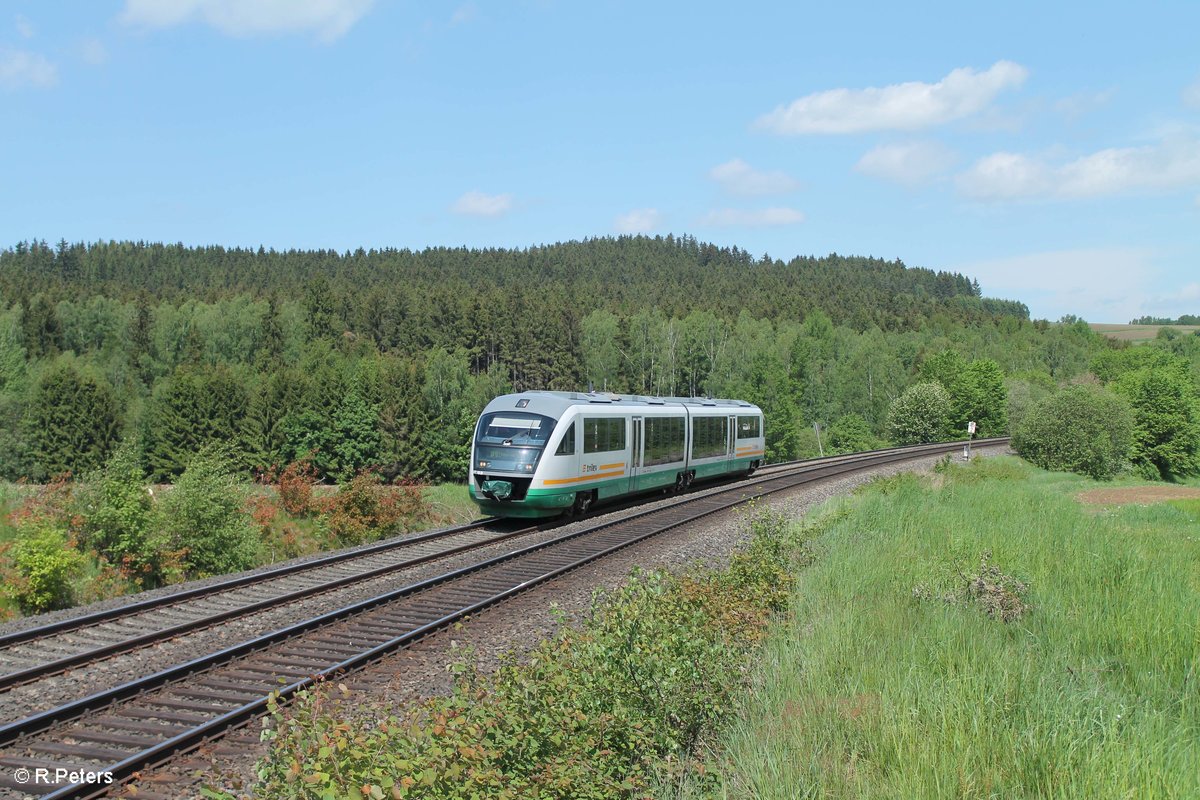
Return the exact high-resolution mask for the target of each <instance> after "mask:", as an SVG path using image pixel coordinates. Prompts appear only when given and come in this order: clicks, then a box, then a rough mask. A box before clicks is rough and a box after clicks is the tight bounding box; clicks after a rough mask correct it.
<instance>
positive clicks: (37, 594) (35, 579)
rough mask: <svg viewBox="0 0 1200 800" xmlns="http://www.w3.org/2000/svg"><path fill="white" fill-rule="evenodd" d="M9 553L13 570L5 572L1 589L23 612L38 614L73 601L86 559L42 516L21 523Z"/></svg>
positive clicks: (62, 533) (64, 535) (70, 603)
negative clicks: (8, 572)
mask: <svg viewBox="0 0 1200 800" xmlns="http://www.w3.org/2000/svg"><path fill="white" fill-rule="evenodd" d="M11 557H12V564H13V573H14V574H12V575H9V576H6V579H5V581H4V585H3V592H4V594H5V595H7V596H8V597H11V598H12V599H14V600H16V602H17V604H18V605H19V606H20V607H21V610H22V611H23V612H25V613H26V614H40V613H41V612H43V611H53V610H55V609H59V608H69V607H70V606H71V605H73V604H74V602H75V589H76V586H77V585H78V584H79V582H80V579H81V578H82V576H83V571H84V567H85V566H86V563H87V559H85V558H84V557H83V554H82V553H80V552H79V551H78V550H76V549H75V546H74V543H73V542H72V541H71V540H70V539H69V538H68V537H67V534H66V533H65V532H64V531H62V530H61V529H58V528H55V527H54V526H53V525H52V524H51V523H50V522H49V521H48V520H46V519H35V520H32V521H31V522H28V523H26V524H23V525H22V526H21V527H20V534H19V536H18V538H17V540H16V541H15V542H13V543H11Z"/></svg>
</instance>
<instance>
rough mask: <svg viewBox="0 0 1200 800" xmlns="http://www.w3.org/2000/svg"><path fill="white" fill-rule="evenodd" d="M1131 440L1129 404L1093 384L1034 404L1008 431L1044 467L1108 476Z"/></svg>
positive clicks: (1019, 448)
mask: <svg viewBox="0 0 1200 800" xmlns="http://www.w3.org/2000/svg"><path fill="white" fill-rule="evenodd" d="M1132 443H1133V414H1132V411H1131V410H1130V407H1129V404H1128V403H1127V402H1125V400H1124V399H1122V398H1120V397H1118V396H1116V395H1114V394H1113V393H1111V392H1109V391H1106V390H1104V389H1100V388H1097V387H1094V386H1070V387H1067V388H1066V389H1063V390H1062V391H1060V392H1058V393H1057V394H1054V395H1051V396H1050V397H1047V398H1046V399H1045V400H1042V401H1041V402H1039V403H1038V404H1037V405H1035V406H1034V407H1033V408H1032V409H1031V410H1030V411H1029V412H1028V413H1027V414H1026V415H1025V417H1024V418H1023V419H1022V420H1021V422H1020V423H1019V424H1018V425H1017V426H1016V429H1015V430H1013V433H1012V446H1013V449H1014V450H1016V451H1017V453H1019V454H1020V455H1021V457H1022V458H1024V459H1026V460H1027V461H1029V462H1031V463H1033V464H1035V465H1037V466H1039V467H1041V468H1042V469H1050V470H1062V471H1065V472H1077V473H1079V474H1081V475H1087V476H1089V477H1091V478H1095V479H1096V480H1108V479H1110V478H1112V477H1113V476H1114V475H1116V474H1117V473H1118V472H1120V471H1121V470H1122V469H1123V468H1124V467H1125V465H1126V463H1127V460H1128V458H1129V452H1130V447H1131V446H1132Z"/></svg>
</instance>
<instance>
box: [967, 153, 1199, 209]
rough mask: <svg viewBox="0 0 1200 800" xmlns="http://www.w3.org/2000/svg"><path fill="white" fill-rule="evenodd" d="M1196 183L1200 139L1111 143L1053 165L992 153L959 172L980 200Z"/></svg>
mask: <svg viewBox="0 0 1200 800" xmlns="http://www.w3.org/2000/svg"><path fill="white" fill-rule="evenodd" d="M1195 184H1200V140H1196V139H1177V140H1172V141H1165V142H1160V143H1158V144H1155V145H1149V146H1145V147H1112V148H1108V149H1107V150H1101V151H1099V152H1096V153H1092V154H1091V155H1086V156H1083V157H1081V158H1077V159H1075V160H1074V161H1071V162H1068V163H1065V164H1061V165H1053V164H1050V163H1047V162H1046V161H1044V160H1040V159H1037V158H1032V157H1030V156H1025V155H1021V154H1019V153H993V154H992V155H990V156H987V157H986V158H982V159H980V160H979V161H977V162H975V164H973V165H972V166H971V168H970V169H968V170H967V171H966V172H964V173H963V174H961V175H959V176H958V188H959V191H961V192H962V193H963V194H964V195H966V196H968V197H973V198H975V199H978V200H1017V199H1022V198H1034V197H1049V198H1072V197H1099V196H1103V195H1112V194H1120V193H1122V192H1127V191H1135V190H1155V189H1175V188H1180V187H1185V186H1191V185H1195Z"/></svg>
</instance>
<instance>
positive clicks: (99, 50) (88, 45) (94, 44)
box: [79, 38, 108, 67]
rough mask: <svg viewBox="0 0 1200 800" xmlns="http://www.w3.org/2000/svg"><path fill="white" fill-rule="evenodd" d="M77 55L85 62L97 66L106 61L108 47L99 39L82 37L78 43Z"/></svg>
mask: <svg viewBox="0 0 1200 800" xmlns="http://www.w3.org/2000/svg"><path fill="white" fill-rule="evenodd" d="M79 57H80V58H82V59H83V61H84V63H85V64H90V65H92V66H93V67H98V66H100V65H101V64H104V63H106V62H107V61H108V48H107V47H105V46H104V42H102V41H100V40H99V39H94V38H88V39H84V40H83V41H82V42H80V44H79Z"/></svg>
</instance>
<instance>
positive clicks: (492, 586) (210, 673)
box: [0, 439, 1005, 800]
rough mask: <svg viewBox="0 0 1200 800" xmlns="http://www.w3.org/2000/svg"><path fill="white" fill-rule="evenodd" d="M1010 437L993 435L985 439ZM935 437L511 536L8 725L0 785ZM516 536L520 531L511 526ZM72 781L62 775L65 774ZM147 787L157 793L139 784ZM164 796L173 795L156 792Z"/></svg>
mask: <svg viewBox="0 0 1200 800" xmlns="http://www.w3.org/2000/svg"><path fill="white" fill-rule="evenodd" d="M1004 441H1005V440H1003V439H998V440H985V441H982V442H979V443H978V444H979V445H983V446H986V445H988V444H1000V443H1003V442H1004ZM960 446H961V445H960V444H948V445H947V444H943V445H927V446H920V447H915V448H902V449H896V450H889V451H876V452H873V453H867V454H861V455H853V456H843V457H837V458H832V459H824V460H820V461H815V462H814V461H809V462H802V463H800V464H797V465H795V466H794V468H791V469H783V470H779V471H777V472H774V473H773V474H771V475H767V476H763V477H761V478H756V479H752V480H751V481H748V482H742V483H739V484H737V485H735V486H732V487H729V488H726V489H723V490H718V491H714V492H711V493H709V494H705V495H700V496H686V497H684V498H682V499H679V500H676V501H674V502H671V503H668V504H666V505H662V506H659V507H658V508H655V509H651V510H647V511H642V512H638V513H634V514H632V515H629V516H626V517H623V518H620V519H616V520H607V521H605V520H600V521H597V522H595V523H593V524H590V525H588V526H586V527H585V528H583V529H582V530H575V531H572V532H569V533H563V534H561V535H559V536H555V537H554V538H551V539H549V540H546V541H543V542H539V543H537V544H533V545H529V546H526V547H521V548H518V549H515V550H513V551H511V552H508V553H506V554H503V555H500V556H496V557H493V558H488V559H482V560H479V561H478V562H476V563H474V564H471V565H469V566H467V567H463V568H460V569H457V570H454V571H452V572H448V573H445V574H443V575H439V576H436V577H433V578H430V579H427V580H423V581H418V582H415V583H412V584H410V585H407V586H404V587H401V588H399V589H396V590H394V591H391V592H388V593H386V594H383V595H380V596H377V597H373V598H370V599H368V600H365V601H363V602H359V603H354V604H352V605H348V606H346V607H344V608H340V609H338V610H336V611H332V612H329V613H326V614H323V615H321V616H319V617H314V618H311V619H307V620H304V621H302V622H299V623H296V624H294V625H291V626H289V627H286V628H283V629H280V630H277V631H274V632H272V633H269V634H267V635H265V636H260V637H257V638H254V639H250V640H247V641H244V642H241V643H239V644H237V645H234V646H233V647H229V648H227V649H225V650H222V651H221V652H218V653H213V654H211V655H208V656H205V657H203V658H199V659H195V660H193V661H190V662H187V663H184V664H180V665H178V666H175V667H172V668H169V669H166V670H163V671H161V672H158V673H156V674H154V675H149V676H145V677H142V678H138V679H136V680H133V681H130V682H128V683H126V684H124V685H122V686H118V687H115V688H113V689H110V690H107V691H103V692H98V693H96V694H94V695H91V696H89V697H86V698H83V699H80V700H78V701H75V702H72V703H68V704H66V705H63V706H60V707H58V708H55V709H52V710H49V711H46V712H43V713H41V714H37V715H35V716H32V717H29V718H26V719H23V720H20V721H18V722H14V723H11V724H8V725H5V726H3V727H0V768H2V770H0V787H5V788H7V789H9V790H10V791H14V792H21V791H24V792H26V793H28V792H29V790H30V789H31V786H30V785H29V784H28V783H27V782H26V783H21V782H19V781H17V780H15V779H14V778H13V776H14V774H16V771H17V770H26V771H28V772H26V773H24V774H35V773H34V771H36V770H38V769H42V770H46V774H47V775H48V776H56V770H62V771H63V772H62V773H57V774H64V773H65V775H64V779H63V780H60V781H58V782H57V783H56V784H54V783H51V782H47V783H43V784H39V785H38V786H37V787H33V788H36V789H37V790H38V791H36V792H34V793H33V794H34V795H35V796H36V795H37V794H44V795H45V796H47V797H50V798H55V800H58V798H68V797H70V798H78V797H93V796H100V795H103V794H104V793H105V792H106V791H107V790H108V788H109V787H107V786H105V785H96V784H94V783H91V784H89V783H87V782H82V783H80V782H76V783H71V782H70V781H68V780H66V778H69V777H70V774H69V773H72V772H73V773H76V774H77V775H78V774H86V773H88V772H92V773H101V774H110V775H112V776H113V780H115V781H116V782H121V781H123V780H126V779H128V778H129V777H130V776H131V775H133V774H134V773H135V772H137V771H139V770H142V769H144V768H146V767H149V766H152V765H155V764H159V763H162V762H164V761H166V760H169V759H170V758H171V757H172V756H174V755H175V754H177V753H180V752H184V751H187V750H189V749H192V748H194V747H196V746H198V745H199V744H201V743H202V742H204V741H206V740H209V739H212V738H215V737H218V736H220V735H221V734H222V733H224V732H226V731H228V730H230V729H232V728H236V727H239V726H241V725H244V724H245V723H247V722H249V721H250V720H253V719H255V718H256V717H257V716H259V715H261V714H262V713H263V711H264V710H265V707H266V703H267V695H268V694H269V693H271V692H273V691H277V692H278V693H279V695H280V696H281V697H283V698H287V697H290V696H291V695H293V694H294V693H295V692H297V691H300V690H301V689H303V688H305V687H307V686H310V685H311V684H312V683H313V682H314V681H315V680H317V679H318V676H332V675H336V674H339V673H342V672H345V671H349V670H353V669H357V668H361V667H363V666H365V665H367V664H369V663H370V662H372V661H374V660H377V659H379V658H381V657H383V656H385V655H387V654H388V653H391V652H393V651H395V650H396V649H398V648H401V647H404V646H405V645H407V644H409V643H411V642H412V641H414V640H416V639H418V638H420V637H421V636H424V635H425V634H427V633H430V632H432V631H434V630H437V629H439V628H441V627H442V626H444V625H446V624H448V623H449V622H452V621H453V620H456V619H459V618H461V617H463V616H467V615H469V614H473V613H476V612H478V611H479V610H481V609H483V608H486V607H488V606H490V605H492V604H494V603H497V602H500V601H502V600H504V599H506V598H508V597H510V596H512V595H514V594H517V593H519V592H522V591H524V590H526V589H528V588H531V587H532V586H535V585H537V584H540V583H543V582H545V581H548V580H551V579H553V578H555V577H558V576H560V575H562V574H563V573H565V572H568V571H570V570H573V569H576V568H578V567H580V566H582V565H584V564H587V563H589V562H591V561H594V560H596V559H598V558H602V557H603V556H605V555H607V554H609V553H612V552H614V551H616V550H619V549H622V548H625V547H628V546H630V545H632V544H635V543H637V542H640V541H642V540H644V539H647V538H649V537H652V536H654V535H657V534H659V533H662V532H664V531H667V530H671V529H673V528H676V527H679V526H680V525H684V524H686V523H688V522H691V521H694V520H696V519H699V518H701V517H704V516H707V515H710V514H713V513H716V512H718V511H721V510H724V509H727V508H729V507H731V506H735V505H738V504H740V503H743V502H746V501H747V500H749V499H752V498H754V497H761V496H763V495H767V494H770V493H773V492H777V491H782V490H785V489H790V488H793V487H795V486H798V485H801V484H803V483H807V482H812V481H816V480H821V479H823V478H828V477H833V476H836V475H841V474H845V473H847V472H852V471H856V470H860V469H866V468H870V467H875V466H879V465H883V464H888V463H892V462H896V461H903V460H908V459H912V458H916V457H921V456H927V455H934V454H939V453H945V452H953V451H955V450H957V449H958V448H959V447H960ZM509 535H516V534H515V533H514V534H509ZM60 784H65V785H60ZM139 796H141V797H153V796H155V795H153V794H152V793H148V792H146V791H142V792H140V793H139ZM161 796H163V797H166V796H169V795H161Z"/></svg>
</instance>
